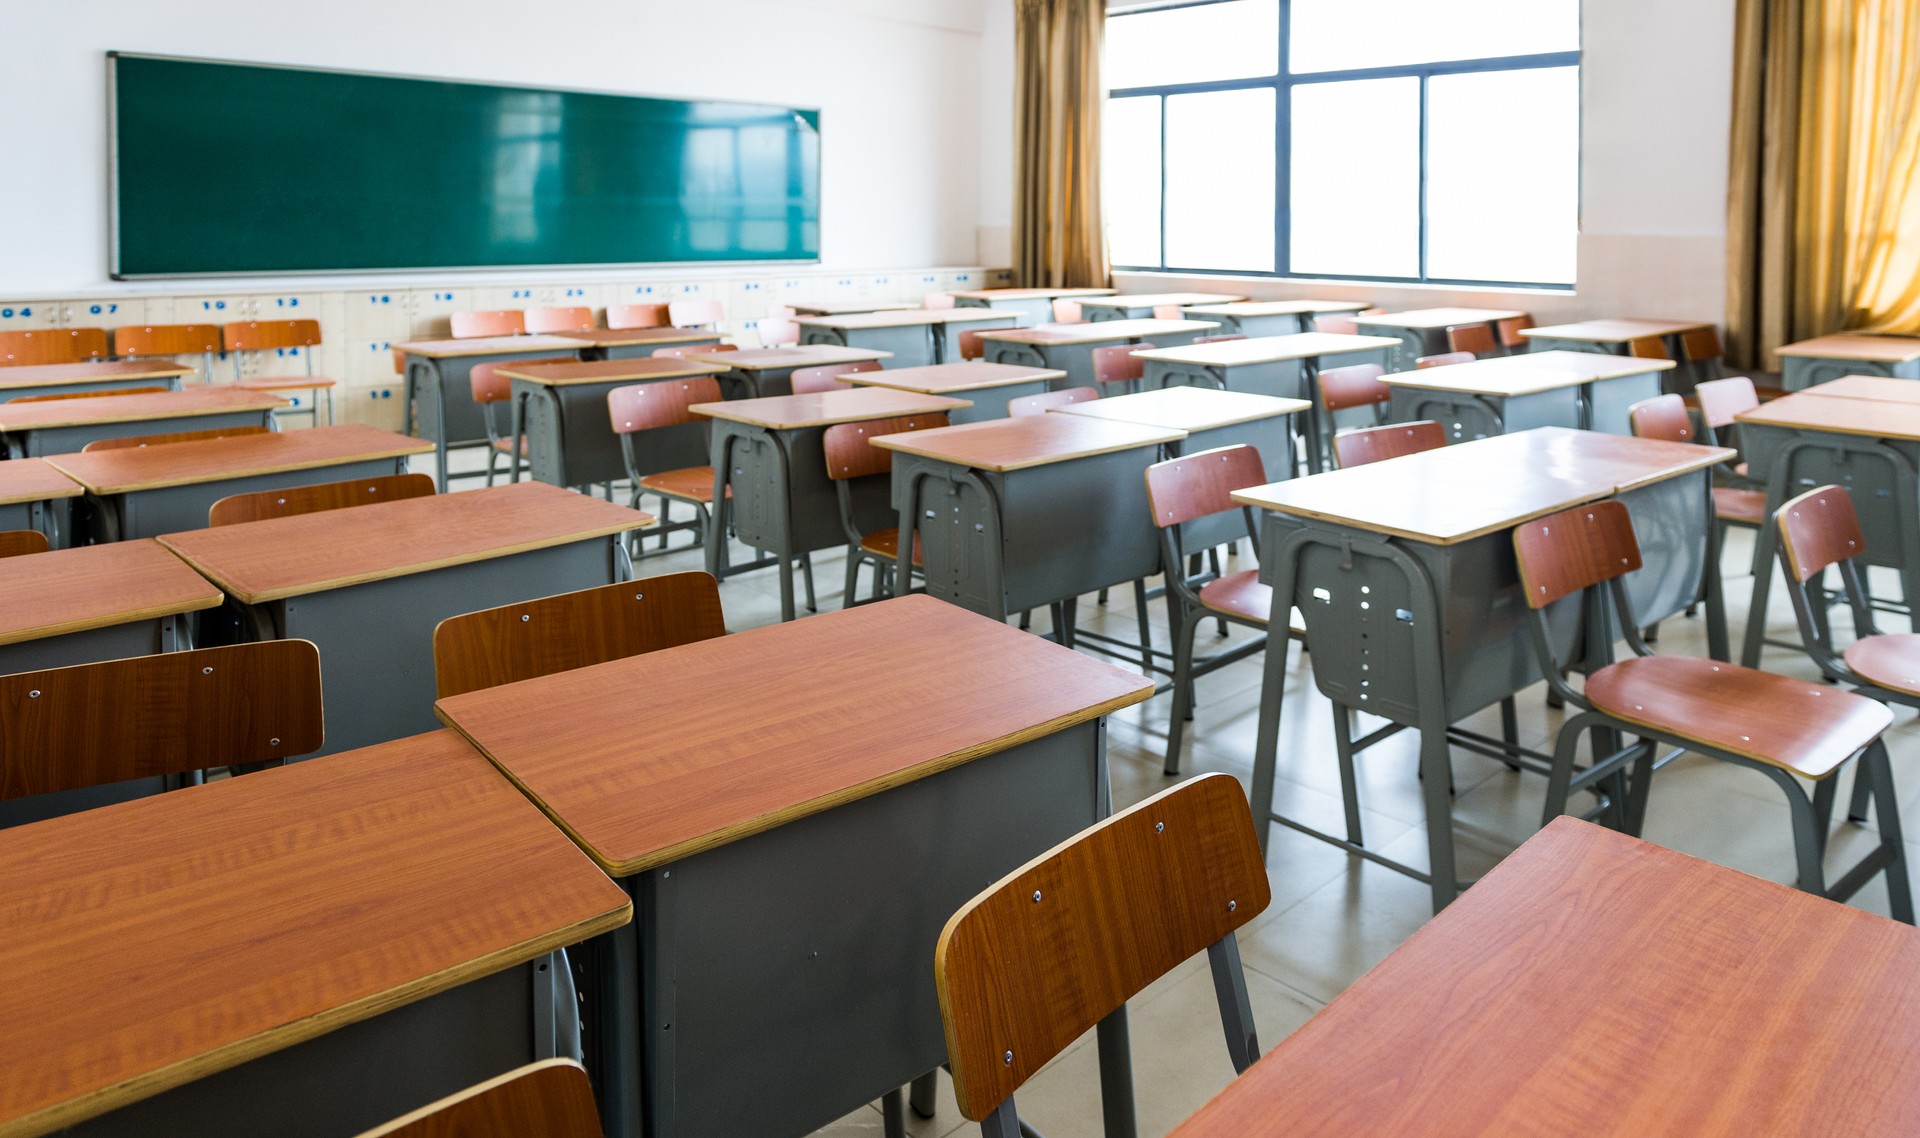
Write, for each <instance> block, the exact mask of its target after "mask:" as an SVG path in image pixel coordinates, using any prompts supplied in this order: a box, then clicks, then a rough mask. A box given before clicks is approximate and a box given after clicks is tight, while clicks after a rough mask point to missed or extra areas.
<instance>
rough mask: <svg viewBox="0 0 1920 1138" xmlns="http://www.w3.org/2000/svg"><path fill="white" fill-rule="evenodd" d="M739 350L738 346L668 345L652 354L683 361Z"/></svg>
mask: <svg viewBox="0 0 1920 1138" xmlns="http://www.w3.org/2000/svg"><path fill="white" fill-rule="evenodd" d="M739 350H740V345H738V344H670V345H668V346H667V347H664V348H655V349H654V350H653V354H654V355H655V356H658V357H661V358H664V359H670V360H684V359H687V358H689V357H691V356H710V355H712V354H713V353H715V352H737V351H739Z"/></svg>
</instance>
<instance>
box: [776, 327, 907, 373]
mask: <svg viewBox="0 0 1920 1138" xmlns="http://www.w3.org/2000/svg"><path fill="white" fill-rule="evenodd" d="M937 327H938V325H934V324H904V325H894V326H890V327H883V328H829V327H823V326H821V325H818V324H802V325H801V326H800V342H801V343H802V344H838V345H840V346H841V347H844V348H866V349H868V350H870V351H876V352H892V353H893V358H891V359H889V360H888V361H887V363H888V364H889V366H892V367H928V366H931V365H933V364H936V363H939V362H940V360H939V348H938V345H937V343H936V341H935V339H934V329H935V328H937Z"/></svg>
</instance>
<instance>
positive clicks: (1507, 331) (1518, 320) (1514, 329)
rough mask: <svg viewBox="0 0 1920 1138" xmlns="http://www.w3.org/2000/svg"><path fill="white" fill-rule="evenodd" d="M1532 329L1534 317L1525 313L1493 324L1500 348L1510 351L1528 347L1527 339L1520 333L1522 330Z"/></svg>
mask: <svg viewBox="0 0 1920 1138" xmlns="http://www.w3.org/2000/svg"><path fill="white" fill-rule="evenodd" d="M1531 327H1533V317H1531V316H1528V315H1526V314H1525V313H1522V314H1521V315H1519V316H1509V317H1507V318H1506V319H1505V320H1496V321H1494V322H1493V330H1494V334H1495V335H1496V336H1497V337H1498V339H1499V340H1500V346H1501V347H1503V348H1505V349H1507V350H1508V351H1512V350H1513V349H1515V348H1524V347H1526V346H1527V338H1526V337H1525V336H1522V335H1521V334H1520V333H1521V331H1522V330H1524V329H1527V328H1531Z"/></svg>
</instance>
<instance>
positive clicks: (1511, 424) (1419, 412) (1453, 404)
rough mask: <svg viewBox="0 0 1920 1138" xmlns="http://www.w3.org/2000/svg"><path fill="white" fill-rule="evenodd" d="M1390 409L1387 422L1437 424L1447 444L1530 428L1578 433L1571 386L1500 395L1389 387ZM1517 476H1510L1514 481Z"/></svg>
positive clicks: (1577, 401) (1577, 402)
mask: <svg viewBox="0 0 1920 1138" xmlns="http://www.w3.org/2000/svg"><path fill="white" fill-rule="evenodd" d="M1391 408H1392V409H1391V411H1390V412H1389V417H1390V418H1391V419H1392V421H1393V422H1396V423H1411V422H1415V421H1417V420H1420V419H1432V420H1434V421H1436V422H1438V423H1439V424H1440V425H1441V426H1442V427H1445V428H1446V431H1447V441H1448V442H1450V443H1457V442H1466V441H1469V440H1472V439H1484V438H1488V437H1490V436H1493V435H1501V434H1516V433H1518V432H1520V431H1531V430H1533V429H1534V428H1536V427H1567V428H1570V429H1571V428H1578V427H1580V426H1581V425H1582V422H1581V420H1582V419H1583V418H1584V416H1583V415H1582V414H1581V410H1580V390H1579V388H1577V387H1556V388H1552V389H1550V390H1547V391H1535V392H1529V393H1528V394H1525V395H1505V396H1501V395H1472V394H1469V393H1467V392H1463V391H1435V390H1432V389H1429V388H1422V387H1395V388H1394V389H1393V402H1392V404H1391ZM1520 473H1521V472H1516V476H1518V475H1519V474H1520Z"/></svg>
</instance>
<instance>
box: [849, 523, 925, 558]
mask: <svg viewBox="0 0 1920 1138" xmlns="http://www.w3.org/2000/svg"><path fill="white" fill-rule="evenodd" d="M860 548H861V549H862V550H864V551H866V552H868V553H871V554H873V555H874V556H875V557H884V558H886V559H887V560H888V561H893V560H896V559H898V558H899V556H900V529H899V527H898V526H888V527H887V528H886V529H877V530H874V531H873V532H872V533H870V534H865V535H863V536H862V537H861V538H860ZM913 563H914V564H915V565H924V564H925V562H924V561H922V560H921V547H920V535H919V534H917V533H916V534H914V535H913Z"/></svg>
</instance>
